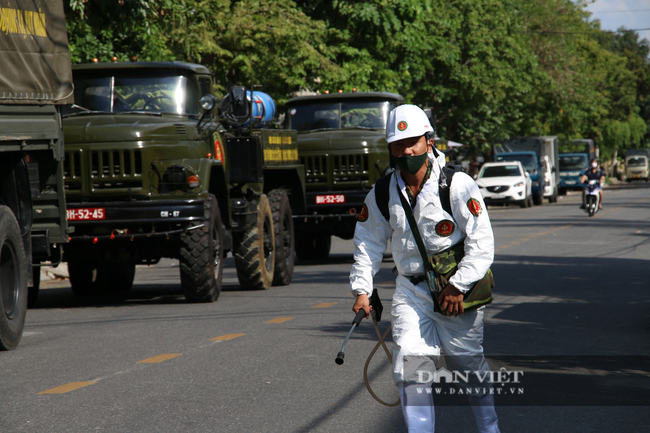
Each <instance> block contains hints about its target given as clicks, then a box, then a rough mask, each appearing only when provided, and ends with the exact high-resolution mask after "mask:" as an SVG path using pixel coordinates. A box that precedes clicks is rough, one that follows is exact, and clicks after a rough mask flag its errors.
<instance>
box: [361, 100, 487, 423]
mask: <svg viewBox="0 0 650 433" xmlns="http://www.w3.org/2000/svg"><path fill="white" fill-rule="evenodd" d="M432 135H433V128H432V127H431V124H430V122H429V119H428V118H427V116H426V114H425V113H424V111H422V110H421V109H420V108H418V107H416V106H413V105H401V106H399V107H397V108H395V109H394V110H393V111H391V113H390V115H389V117H388V124H387V126H386V141H387V142H388V143H389V148H390V151H391V154H392V157H393V159H394V161H395V163H396V165H397V168H396V170H395V173H394V175H392V176H391V178H390V184H389V185H390V186H389V189H388V191H389V198H388V208H389V214H390V218H389V219H386V217H385V216H384V215H383V214H382V212H381V210H380V209H379V207H378V203H377V199H376V195H375V191H374V189H373V190H372V191H370V193H369V194H368V196H367V197H366V199H365V204H364V207H363V208H362V210H361V213H360V214H359V221H358V223H357V226H356V231H355V236H354V241H355V252H354V265H353V266H352V270H351V272H350V289H351V291H352V292H353V293H354V294H355V295H356V296H357V299H356V302H355V303H354V307H353V310H354V312H355V314H356V313H357V312H358V311H359V309H364V310H365V312H366V318H367V317H368V316H369V313H370V311H371V307H370V302H369V296H370V295H371V293H372V288H373V277H374V275H375V274H376V273H377V271H378V270H379V268H380V267H381V263H382V259H383V253H384V251H385V250H386V247H387V245H388V240H389V239H390V240H391V249H392V254H393V260H394V261H395V265H396V268H397V271H398V272H399V275H398V277H397V280H396V288H395V294H394V296H393V305H392V310H391V314H392V318H393V319H392V327H393V331H392V332H393V341H394V342H395V344H396V349H395V352H394V356H393V358H394V359H393V377H394V379H395V382H396V384H397V385H398V387H399V391H400V397H401V402H402V411H403V414H404V419H405V421H406V424H407V426H408V431H409V433H415V432H433V431H434V430H435V412H434V405H433V394H432V393H431V391H430V389H431V386H430V385H431V383H432V382H433V379H432V377H433V375H428V376H424V377H427V378H428V379H429V381H428V382H426V383H424V384H423V381H422V377H423V376H422V374H421V373H420V374H418V375H416V374H414V368H410V366H409V365H408V363H409V362H410V361H411V360H413V359H415V360H417V366H418V369H419V370H421V369H422V367H423V366H424V365H425V364H427V362H428V363H429V368H430V369H431V371H435V363H437V362H438V360H439V358H440V356H441V354H442V355H445V361H446V363H447V368H448V369H450V370H451V369H453V370H458V371H461V372H462V371H470V372H480V373H481V374H480V375H481V376H482V377H485V375H484V373H486V372H489V371H490V367H489V365H488V363H487V362H486V360H485V357H484V355H483V346H482V343H483V310H484V308H485V307H481V308H479V309H475V310H474V311H471V312H464V309H463V295H464V294H465V293H467V292H468V291H469V290H470V289H471V288H472V287H473V286H474V284H475V283H476V282H477V281H479V280H481V279H482V278H484V276H485V275H486V273H487V272H488V269H489V267H490V265H491V264H492V261H493V259H494V237H493V234H492V227H491V225H490V219H489V217H488V214H487V212H486V211H485V204H484V202H483V198H482V197H481V193H480V191H479V189H478V186H477V185H476V183H475V182H474V180H473V179H472V178H471V177H470V176H468V175H467V174H465V173H463V172H457V173H456V174H455V175H454V176H453V182H451V184H450V188H449V198H450V204H451V210H452V212H451V214H450V213H447V212H446V211H445V210H444V209H443V207H442V205H441V198H440V194H439V178H440V173H441V170H442V167H444V166H445V157H444V155H443V154H442V152H439V151H437V150H436V149H435V147H434V144H433V139H432V138H431V137H432ZM376 187H377V186H375V188H376ZM400 193H401V194H403V196H404V198H406V199H407V200H408V203H409V204H410V205H411V208H412V213H413V216H414V219H415V221H416V222H417V226H418V228H419V231H420V234H421V238H422V240H423V241H424V242H423V243H424V246H425V249H426V252H427V254H428V255H430V254H436V253H439V252H442V251H444V250H447V249H449V248H450V247H452V246H454V245H457V244H460V243H464V244H462V245H464V247H463V248H464V257H463V258H462V260H460V262H459V263H458V269H457V271H456V273H455V274H454V275H453V277H451V278H450V279H449V284H448V285H447V286H446V287H444V289H443V290H442V292H441V293H440V296H439V308H440V309H441V310H443V313H446V314H441V313H439V312H434V301H433V299H432V295H431V292H430V289H429V287H428V285H427V281H426V279H425V278H422V276H423V275H424V274H425V268H424V263H423V258H422V255H421V253H420V251H419V250H418V246H417V244H416V240H415V238H414V236H413V232H412V230H411V228H410V226H409V222H408V220H407V217H406V214H405V211H404V207H403V205H402V201H401V200H400V198H399V195H398V194H400ZM461 252H462V248H461ZM490 276H491V274H490ZM490 299H491V298H490ZM422 359H425V360H426V361H425V362H424V363H423V362H422ZM476 376H477V377H478V376H479V375H476ZM423 386H426V387H427V388H428V389H429V392H423ZM469 400H470V404H471V407H472V411H473V413H474V417H475V419H476V423H477V426H478V430H479V432H490V433H496V432H499V427H498V419H497V415H496V412H495V410H494V395H493V394H492V393H490V392H484V393H478V394H475V395H471V396H469Z"/></svg>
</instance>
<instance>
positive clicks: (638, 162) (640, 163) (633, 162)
mask: <svg viewBox="0 0 650 433" xmlns="http://www.w3.org/2000/svg"><path fill="white" fill-rule="evenodd" d="M645 165H646V161H645V158H644V157H642V156H635V157H634V158H630V159H628V160H627V166H628V167H645Z"/></svg>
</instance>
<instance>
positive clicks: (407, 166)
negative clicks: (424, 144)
mask: <svg viewBox="0 0 650 433" xmlns="http://www.w3.org/2000/svg"><path fill="white" fill-rule="evenodd" d="M393 159H394V160H395V164H397V166H398V167H399V169H400V170H402V171H403V172H405V173H408V174H415V173H417V172H418V170H419V169H420V168H422V166H423V165H424V163H425V162H426V161H427V153H426V152H424V153H423V154H422V155H416V156H400V157H395V156H394V157H393Z"/></svg>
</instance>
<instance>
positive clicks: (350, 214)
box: [285, 92, 404, 260]
mask: <svg viewBox="0 0 650 433" xmlns="http://www.w3.org/2000/svg"><path fill="white" fill-rule="evenodd" d="M403 103H404V98H402V97H401V96H400V95H397V94H394V93H387V92H351V93H331V94H323V95H311V96H299V97H296V98H292V99H291V100H289V102H288V103H287V111H286V115H285V127H286V128H287V129H295V130H297V131H298V152H299V154H300V162H301V163H302V164H303V165H304V166H305V179H306V200H307V202H306V210H307V212H306V213H304V214H298V213H297V212H294V225H295V230H296V254H297V256H298V258H299V259H302V260H313V259H325V258H327V257H328V256H329V252H330V247H331V240H332V236H338V237H340V238H342V239H352V237H353V236H354V228H355V224H356V217H357V213H358V212H359V211H360V210H361V206H362V205H363V201H364V199H365V197H366V195H367V194H368V191H369V190H370V189H371V188H372V186H373V185H374V184H375V182H376V181H377V180H378V179H379V178H380V177H382V176H383V175H384V174H386V173H388V171H389V170H390V169H391V168H390V163H389V153H388V147H387V144H386V121H387V119H388V113H390V111H391V110H392V109H393V108H395V107H396V106H398V105H401V104H403Z"/></svg>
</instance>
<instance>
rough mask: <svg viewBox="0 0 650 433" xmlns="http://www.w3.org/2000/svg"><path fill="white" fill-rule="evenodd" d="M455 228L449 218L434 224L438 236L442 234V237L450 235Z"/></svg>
mask: <svg viewBox="0 0 650 433" xmlns="http://www.w3.org/2000/svg"><path fill="white" fill-rule="evenodd" d="M455 228H456V226H454V223H453V222H451V221H449V220H442V221H440V222H439V223H438V224H436V233H437V234H438V236H442V237H443V238H446V237H447V236H451V234H452V233H453V232H454V229H455Z"/></svg>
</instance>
